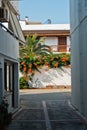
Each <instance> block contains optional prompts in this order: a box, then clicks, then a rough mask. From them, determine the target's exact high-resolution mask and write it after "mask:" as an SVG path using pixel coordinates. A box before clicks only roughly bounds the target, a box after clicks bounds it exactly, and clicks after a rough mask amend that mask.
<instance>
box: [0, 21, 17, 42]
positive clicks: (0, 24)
mask: <svg viewBox="0 0 87 130" xmlns="http://www.w3.org/2000/svg"><path fill="white" fill-rule="evenodd" d="M0 26H1V28H2V29H3V30H5V31H7V32H8V33H9V34H10V35H12V36H13V37H14V38H16V39H17V40H19V38H18V37H17V36H16V35H15V34H14V33H13V32H12V31H11V30H10V29H8V28H6V27H5V26H4V25H3V24H2V23H1V22H0Z"/></svg>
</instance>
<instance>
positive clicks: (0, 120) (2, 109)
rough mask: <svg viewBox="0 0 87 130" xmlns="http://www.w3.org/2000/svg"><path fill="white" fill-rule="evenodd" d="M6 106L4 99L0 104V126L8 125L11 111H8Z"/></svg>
mask: <svg viewBox="0 0 87 130" xmlns="http://www.w3.org/2000/svg"><path fill="white" fill-rule="evenodd" d="M8 106H9V104H8V103H7V101H6V100H3V101H2V102H1V104H0V128H1V127H4V126H5V125H8V124H9V123H10V122H11V119H12V113H8Z"/></svg>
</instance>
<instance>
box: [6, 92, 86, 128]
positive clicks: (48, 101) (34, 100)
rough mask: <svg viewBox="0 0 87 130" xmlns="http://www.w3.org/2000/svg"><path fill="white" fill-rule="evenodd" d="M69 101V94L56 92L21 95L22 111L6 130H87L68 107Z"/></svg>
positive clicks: (83, 123)
mask: <svg viewBox="0 0 87 130" xmlns="http://www.w3.org/2000/svg"><path fill="white" fill-rule="evenodd" d="M50 91H51V90H50ZM69 99H70V93H69V92H62V93H61V92H57V91H56V90H55V91H54V92H52V91H51V93H50V92H49V91H48V90H47V91H46V90H45V91H43V90H42V91H41V90H40V93H39V90H34V94H33V91H32V94H30V92H29V93H27V94H26V93H22V94H21V106H22V110H21V111H20V112H19V113H18V114H17V115H16V116H15V117H14V118H13V121H12V123H11V124H10V125H9V126H8V128H7V129H6V130H87V125H86V124H85V121H84V120H83V119H82V118H81V117H80V116H79V115H78V114H77V113H76V110H75V109H73V108H72V107H71V106H70V104H69V102H70V100H69Z"/></svg>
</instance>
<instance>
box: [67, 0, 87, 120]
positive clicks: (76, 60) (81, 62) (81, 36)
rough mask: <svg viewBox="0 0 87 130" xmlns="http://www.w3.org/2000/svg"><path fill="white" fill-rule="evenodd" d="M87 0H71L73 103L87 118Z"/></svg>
mask: <svg viewBox="0 0 87 130" xmlns="http://www.w3.org/2000/svg"><path fill="white" fill-rule="evenodd" d="M85 2H86V0H70V19H71V65H72V104H73V105H74V106H75V107H76V108H77V109H78V110H79V111H80V112H81V114H83V116H85V117H86V118H87V101H86V99H87V7H86V5H85Z"/></svg>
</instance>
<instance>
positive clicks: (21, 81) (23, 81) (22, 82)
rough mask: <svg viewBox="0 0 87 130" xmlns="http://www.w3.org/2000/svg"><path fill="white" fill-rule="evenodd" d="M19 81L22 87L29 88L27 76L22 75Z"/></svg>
mask: <svg viewBox="0 0 87 130" xmlns="http://www.w3.org/2000/svg"><path fill="white" fill-rule="evenodd" d="M19 83H20V89H27V88H29V87H28V82H27V81H26V80H25V77H21V78H20V79H19Z"/></svg>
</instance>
